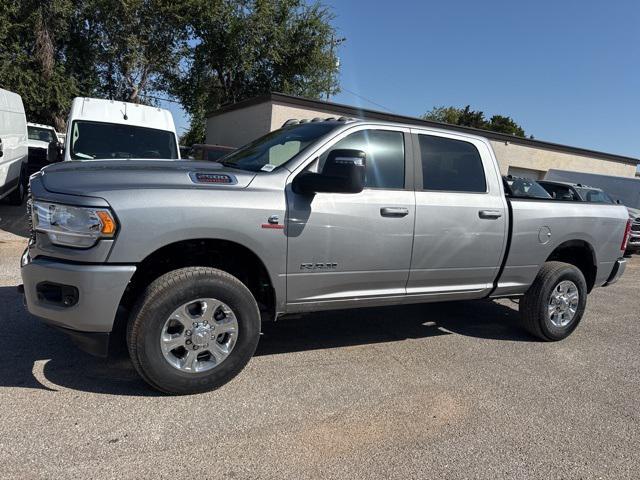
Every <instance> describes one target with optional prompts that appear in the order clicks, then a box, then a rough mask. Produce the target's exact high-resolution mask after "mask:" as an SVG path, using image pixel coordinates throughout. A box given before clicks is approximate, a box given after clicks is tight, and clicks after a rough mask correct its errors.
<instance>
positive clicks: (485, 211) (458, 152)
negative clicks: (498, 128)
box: [407, 132, 508, 298]
mask: <svg viewBox="0 0 640 480" xmlns="http://www.w3.org/2000/svg"><path fill="white" fill-rule="evenodd" d="M416 133H418V135H417V136H416V137H414V138H415V139H416V144H415V150H416V152H417V154H416V157H417V159H418V162H417V168H418V172H416V177H417V179H418V182H417V183H418V186H417V191H416V225H415V238H414V246H413V255H412V259H411V272H410V275H409V281H408V283H407V293H408V294H420V293H434V294H435V293H453V292H477V295H475V296H477V297H482V296H484V295H486V294H487V293H488V292H489V291H490V290H491V288H492V287H493V281H494V279H495V276H496V274H497V272H498V269H499V265H500V263H501V260H502V256H503V252H504V249H505V246H506V228H507V221H508V219H507V216H508V212H507V209H506V202H505V199H504V196H503V195H502V190H501V188H500V184H499V182H500V181H501V180H500V176H499V172H498V171H497V167H496V164H495V160H494V159H493V157H492V155H491V150H490V149H489V147H488V146H487V145H486V144H485V143H484V142H482V141H481V140H478V139H469V138H465V137H461V136H457V135H455V134H451V135H449V134H443V133H440V134H436V133H433V134H422V133H420V132H416ZM423 188H424V189H423ZM427 189H430V190H427ZM465 298H468V296H467V297H465Z"/></svg>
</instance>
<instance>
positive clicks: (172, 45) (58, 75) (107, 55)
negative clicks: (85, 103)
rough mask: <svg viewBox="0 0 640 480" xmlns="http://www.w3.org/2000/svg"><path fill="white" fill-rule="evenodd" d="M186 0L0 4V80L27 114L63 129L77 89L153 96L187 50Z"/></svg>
mask: <svg viewBox="0 0 640 480" xmlns="http://www.w3.org/2000/svg"><path fill="white" fill-rule="evenodd" d="M187 6H188V4H185V3H183V2H171V1H168V0H75V1H72V0H17V1H14V2H2V3H1V4H0V86H2V87H3V88H7V89H9V90H12V91H15V92H17V93H19V94H20V95H21V96H22V99H23V103H24V105H25V109H26V111H27V118H28V119H29V121H34V122H41V123H47V124H53V125H54V126H55V127H56V128H57V129H62V128H64V123H65V119H66V116H67V112H68V111H69V107H70V105H71V100H72V99H73V97H75V96H99V97H104V98H112V99H116V100H125V101H130V102H145V103H153V100H150V99H147V98H146V97H145V95H147V94H154V93H162V92H166V90H167V86H166V79H167V78H168V77H169V74H170V73H171V72H172V71H173V70H176V69H177V66H178V65H179V63H180V61H181V60H182V58H184V55H185V47H186V41H187V38H188V31H187V29H186V28H187V27H186V26H187V22H186V19H185V17H184V14H185V13H186V12H187Z"/></svg>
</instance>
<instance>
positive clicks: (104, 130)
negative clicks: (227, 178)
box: [64, 97, 180, 161]
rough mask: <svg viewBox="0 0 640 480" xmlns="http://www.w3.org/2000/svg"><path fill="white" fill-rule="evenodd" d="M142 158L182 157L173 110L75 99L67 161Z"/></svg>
mask: <svg viewBox="0 0 640 480" xmlns="http://www.w3.org/2000/svg"><path fill="white" fill-rule="evenodd" d="M138 158H140V159H144V158H146V159H167V160H177V159H179V158H180V151H179V149H178V138H177V135H176V128H175V125H174V122H173V116H172V115H171V112H169V111H168V110H164V109H162V108H157V107H152V106H148V105H140V104H136V103H127V102H120V101H115V100H103V99H98V98H80V97H78V98H75V99H74V100H73V103H72V105H71V111H70V113H69V119H68V121H67V132H66V144H65V151H64V160H65V161H72V160H74V161H75V160H115V159H138Z"/></svg>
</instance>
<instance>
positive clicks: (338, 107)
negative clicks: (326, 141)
mask: <svg viewBox="0 0 640 480" xmlns="http://www.w3.org/2000/svg"><path fill="white" fill-rule="evenodd" d="M265 102H277V103H284V104H287V105H292V106H296V107H302V108H309V109H313V110H324V111H326V112H327V113H330V114H341V115H344V116H349V117H355V118H361V119H371V120H383V121H388V122H396V123H404V124H409V125H417V126H426V127H431V128H442V129H446V130H454V131H459V132H464V133H469V134H473V135H479V136H481V137H485V138H488V139H490V140H497V141H501V142H509V143H513V144H516V145H525V146H528V147H533V148H540V149H544V150H553V151H556V152H563V153H570V154H573V155H582V156H586V157H592V158H600V159H603V160H612V161H614V162H620V163H626V164H629V165H638V164H640V159H638V158H633V157H627V156H624V155H616V154H613V153H606V152H599V151H597V150H590V149H587V148H581V147H571V146H569V145H562V144H559V143H553V142H546V141H544V140H536V139H532V138H526V137H517V136H515V135H509V134H506V133H498V132H493V131H491V130H482V129H479V128H472V127H462V126H459V125H451V124H448V123H442V122H435V121H433V120H424V119H422V118H416V117H410V116H405V115H397V114H395V113H386V112H381V111H378V110H368V109H364V108H359V107H353V106H351V105H344V104H340V103H334V102H326V101H323V100H313V99H309V98H303V97H297V96H295V95H287V94H284V93H277V92H273V93H269V94H266V95H262V96H259V97H254V98H250V99H248V100H244V101H242V102H238V103H233V104H229V105H225V106H223V107H222V108H220V109H219V110H215V111H213V112H210V113H208V114H207V116H208V117H213V116H216V115H221V114H223V113H226V112H230V111H233V110H240V109H243V108H246V107H250V106H252V105H258V104H261V103H265Z"/></svg>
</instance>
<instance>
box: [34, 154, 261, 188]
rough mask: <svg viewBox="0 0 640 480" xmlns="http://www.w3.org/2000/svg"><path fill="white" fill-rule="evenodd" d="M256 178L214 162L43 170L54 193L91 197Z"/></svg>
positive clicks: (97, 163) (236, 184)
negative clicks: (118, 191)
mask: <svg viewBox="0 0 640 480" xmlns="http://www.w3.org/2000/svg"><path fill="white" fill-rule="evenodd" d="M255 176H256V173H255V172H247V171H244V170H237V169H233V168H226V167H223V166H222V165H220V164H218V163H213V162H195V161H181V160H87V161H76V160H74V161H68V162H61V163H57V164H54V165H50V166H48V167H46V168H44V169H43V170H42V183H43V185H44V187H45V188H46V189H47V190H48V191H50V192H53V193H63V194H68V195H89V196H91V195H98V194H99V193H100V192H106V191H111V190H126V189H140V188H176V189H181V188H184V189H189V188H245V187H246V186H248V185H249V184H250V183H251V181H252V180H253V178H254V177H255Z"/></svg>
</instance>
